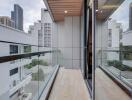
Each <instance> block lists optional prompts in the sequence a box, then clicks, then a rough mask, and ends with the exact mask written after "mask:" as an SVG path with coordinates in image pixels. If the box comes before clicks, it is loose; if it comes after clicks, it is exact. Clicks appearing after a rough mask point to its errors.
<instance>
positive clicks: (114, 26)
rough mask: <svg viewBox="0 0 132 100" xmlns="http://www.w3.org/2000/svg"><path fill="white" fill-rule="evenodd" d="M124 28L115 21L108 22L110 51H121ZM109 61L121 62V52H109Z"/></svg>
mask: <svg viewBox="0 0 132 100" xmlns="http://www.w3.org/2000/svg"><path fill="white" fill-rule="evenodd" d="M121 35H122V26H121V24H120V23H117V22H116V21H115V20H108V50H119V47H120V38H121ZM107 54H108V56H107V57H108V60H119V52H114V51H112V52H109V53H107Z"/></svg>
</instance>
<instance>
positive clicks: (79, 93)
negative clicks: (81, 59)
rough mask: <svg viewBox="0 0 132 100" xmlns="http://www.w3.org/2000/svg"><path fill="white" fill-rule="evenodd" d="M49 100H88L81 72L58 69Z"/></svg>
mask: <svg viewBox="0 0 132 100" xmlns="http://www.w3.org/2000/svg"><path fill="white" fill-rule="evenodd" d="M49 100H90V96H89V93H88V90H87V87H86V85H85V82H84V80H83V76H82V74H81V71H80V70H72V69H64V68H60V70H59V73H58V75H57V78H56V80H55V83H54V86H53V89H52V90H51V94H50V96H49Z"/></svg>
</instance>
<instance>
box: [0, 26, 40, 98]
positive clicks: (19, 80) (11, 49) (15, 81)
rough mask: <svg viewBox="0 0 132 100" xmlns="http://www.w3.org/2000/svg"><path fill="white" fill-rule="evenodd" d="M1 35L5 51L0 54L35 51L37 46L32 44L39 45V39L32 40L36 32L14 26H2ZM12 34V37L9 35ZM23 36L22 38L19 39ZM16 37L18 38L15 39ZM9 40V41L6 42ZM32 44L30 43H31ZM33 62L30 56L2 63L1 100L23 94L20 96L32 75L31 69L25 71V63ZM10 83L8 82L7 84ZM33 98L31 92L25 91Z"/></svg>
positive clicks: (0, 44) (0, 27)
mask: <svg viewBox="0 0 132 100" xmlns="http://www.w3.org/2000/svg"><path fill="white" fill-rule="evenodd" d="M0 30H1V33H0V34H1V37H0V40H1V42H0V46H1V47H2V48H1V50H2V51H3V52H1V53H0V56H3V55H4V56H8V55H10V56H13V55H18V54H24V53H30V52H33V51H34V52H35V48H36V50H37V47H31V46H30V45H37V44H38V39H37V38H36V40H34V43H33V42H32V37H33V36H35V34H27V33H24V32H23V31H19V30H17V29H14V28H10V27H7V26H4V25H1V26H0ZM8 36H10V37H8ZM19 37H21V40H20V39H18V38H19ZM15 38H16V39H15ZM6 41H8V43H7V42H6ZM29 44H30V45H29ZM30 62H31V59H30V58H26V59H19V60H14V61H10V62H7V63H4V64H1V65H0V66H1V69H2V70H1V72H0V73H1V77H0V78H1V79H2V81H1V82H0V88H1V91H0V95H1V97H0V99H1V100H18V98H22V96H21V95H20V96H18V95H19V94H21V92H22V91H23V87H25V85H27V84H28V83H30V81H31V79H32V76H31V72H30V71H25V67H24V66H25V65H26V64H29V63H30ZM3 76H4V78H3ZM7 83H8V84H7ZM24 94H25V95H27V96H28V98H31V95H32V94H31V93H27V94H26V93H24Z"/></svg>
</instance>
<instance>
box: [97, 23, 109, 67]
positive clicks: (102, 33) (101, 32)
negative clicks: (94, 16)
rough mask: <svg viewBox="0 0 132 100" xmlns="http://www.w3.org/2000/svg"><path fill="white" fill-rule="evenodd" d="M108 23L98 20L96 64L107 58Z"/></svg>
mask: <svg viewBox="0 0 132 100" xmlns="http://www.w3.org/2000/svg"><path fill="white" fill-rule="evenodd" d="M107 37H108V23H107V21H106V22H103V21H97V22H96V40H95V41H96V66H99V65H101V63H102V60H104V61H105V59H106V58H107V54H106V52H102V50H106V49H107V45H108V38H107Z"/></svg>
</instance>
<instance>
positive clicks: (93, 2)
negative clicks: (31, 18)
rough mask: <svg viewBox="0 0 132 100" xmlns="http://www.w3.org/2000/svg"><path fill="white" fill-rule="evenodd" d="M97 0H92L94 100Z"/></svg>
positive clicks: (93, 91) (93, 92) (93, 89)
mask: <svg viewBox="0 0 132 100" xmlns="http://www.w3.org/2000/svg"><path fill="white" fill-rule="evenodd" d="M95 4H96V0H92V43H93V45H92V54H93V56H92V100H95V66H96V63H95V60H96V59H95V51H96V46H95V45H96V42H95V40H96V38H95V32H96V31H95V27H96V13H95V10H96V9H95Z"/></svg>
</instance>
